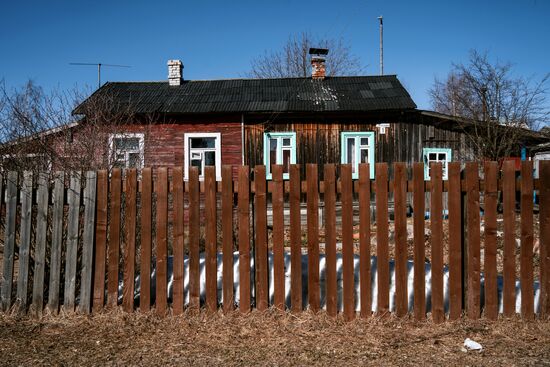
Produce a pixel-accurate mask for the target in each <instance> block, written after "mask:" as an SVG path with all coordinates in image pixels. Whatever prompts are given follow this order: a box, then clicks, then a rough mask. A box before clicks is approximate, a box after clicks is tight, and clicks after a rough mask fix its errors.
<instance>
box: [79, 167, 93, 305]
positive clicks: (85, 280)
mask: <svg viewBox="0 0 550 367" xmlns="http://www.w3.org/2000/svg"><path fill="white" fill-rule="evenodd" d="M96 184H97V176H96V172H93V171H88V172H86V188H85V189H84V229H83V233H82V266H81V280H80V302H79V304H78V309H79V311H80V312H82V313H90V308H91V303H92V302H91V301H92V275H93V266H94V262H93V261H94V227H95V212H96V208H95V206H96Z"/></svg>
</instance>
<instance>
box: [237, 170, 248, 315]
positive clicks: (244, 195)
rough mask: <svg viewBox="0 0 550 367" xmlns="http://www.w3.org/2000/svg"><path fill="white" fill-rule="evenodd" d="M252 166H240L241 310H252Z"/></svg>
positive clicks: (243, 311) (244, 311)
mask: <svg viewBox="0 0 550 367" xmlns="http://www.w3.org/2000/svg"><path fill="white" fill-rule="evenodd" d="M249 175H250V168H249V167H248V166H241V167H239V182H238V184H237V186H238V188H239V194H238V198H237V200H238V216H239V282H240V284H239V311H241V312H242V313H246V312H249V311H250V178H249Z"/></svg>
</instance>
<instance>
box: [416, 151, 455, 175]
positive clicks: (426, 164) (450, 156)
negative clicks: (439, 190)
mask: <svg viewBox="0 0 550 367" xmlns="http://www.w3.org/2000/svg"><path fill="white" fill-rule="evenodd" d="M430 153H437V154H439V153H445V154H446V156H447V159H446V160H445V163H444V164H443V167H444V174H443V177H442V179H443V180H448V179H449V162H452V159H453V150H452V149H451V148H422V162H423V163H424V180H426V181H429V180H430V174H429V172H430V167H429V164H430V162H429V161H428V157H427V156H428V154H430ZM438 162H441V161H438Z"/></svg>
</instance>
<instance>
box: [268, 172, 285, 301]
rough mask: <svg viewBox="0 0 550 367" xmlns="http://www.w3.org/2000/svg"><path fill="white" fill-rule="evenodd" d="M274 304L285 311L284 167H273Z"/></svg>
mask: <svg viewBox="0 0 550 367" xmlns="http://www.w3.org/2000/svg"><path fill="white" fill-rule="evenodd" d="M272 167H273V172H272V179H273V180H272V182H273V191H272V198H271V201H272V205H273V283H274V284H273V288H274V297H273V303H274V305H275V307H277V308H278V309H280V310H284V309H285V258H284V256H285V255H284V240H285V238H284V223H285V222H284V211H283V210H284V187H283V185H284V183H283V166H281V165H273V166H272Z"/></svg>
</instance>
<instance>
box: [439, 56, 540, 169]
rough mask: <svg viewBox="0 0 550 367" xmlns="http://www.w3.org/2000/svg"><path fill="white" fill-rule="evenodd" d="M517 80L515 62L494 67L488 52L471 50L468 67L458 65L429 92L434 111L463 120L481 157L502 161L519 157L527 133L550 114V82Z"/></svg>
mask: <svg viewBox="0 0 550 367" xmlns="http://www.w3.org/2000/svg"><path fill="white" fill-rule="evenodd" d="M549 77H550V74H546V75H545V76H544V77H542V79H539V80H535V79H534V78H525V77H516V76H514V74H513V69H512V65H511V64H510V63H500V62H496V63H492V62H491V61H490V60H489V57H488V55H487V53H479V52H477V51H471V52H470V58H469V60H468V63H467V64H453V66H452V70H451V72H450V73H449V75H448V76H447V78H446V79H444V80H439V79H435V82H434V85H433V87H432V88H431V89H430V90H429V94H430V97H431V101H432V105H433V108H434V110H436V111H437V112H441V113H446V114H449V115H453V116H457V117H462V118H465V119H467V120H464V124H463V128H464V131H465V132H466V134H467V135H468V137H469V138H470V139H469V140H470V142H471V143H472V145H473V147H474V149H475V151H476V154H477V155H479V156H480V157H483V158H486V159H495V160H496V159H499V158H502V157H506V156H511V155H512V154H517V152H518V150H519V148H518V147H519V143H520V139H521V138H522V136H524V135H525V134H526V130H536V129H537V128H538V127H539V125H540V124H541V123H542V122H544V121H545V119H547V118H548V116H549V115H550V111H549V110H548V105H547V103H546V102H547V94H548V86H547V83H548V79H549Z"/></svg>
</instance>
